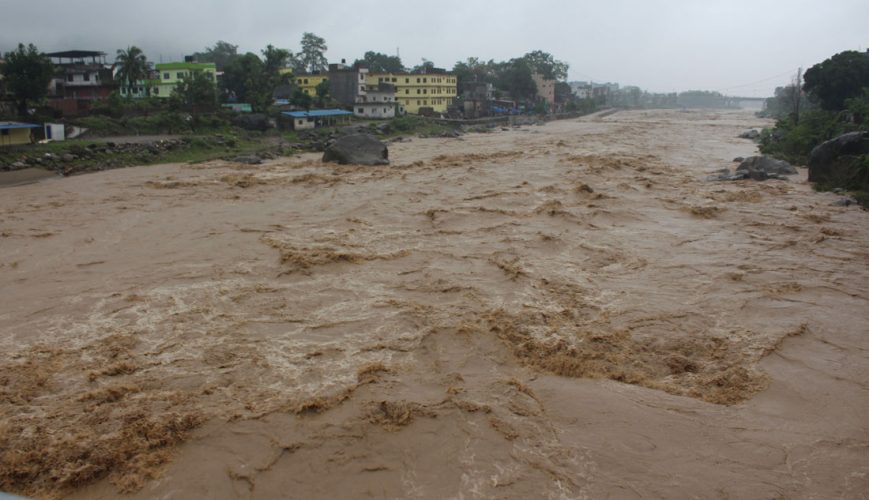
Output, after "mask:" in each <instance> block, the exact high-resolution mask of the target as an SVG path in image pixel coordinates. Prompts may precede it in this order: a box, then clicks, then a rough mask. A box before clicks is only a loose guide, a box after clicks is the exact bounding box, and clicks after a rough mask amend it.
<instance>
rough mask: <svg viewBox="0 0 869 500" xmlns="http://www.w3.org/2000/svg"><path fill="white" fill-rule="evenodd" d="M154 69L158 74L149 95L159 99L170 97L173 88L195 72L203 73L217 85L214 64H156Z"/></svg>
mask: <svg viewBox="0 0 869 500" xmlns="http://www.w3.org/2000/svg"><path fill="white" fill-rule="evenodd" d="M154 69H155V70H156V71H157V73H158V75H157V76H158V78H157V80H156V81H155V82H154V84H153V86H152V87H151V93H152V95H153V96H154V97H159V98H161V99H167V98H169V97H171V96H172V91H173V90H175V86H176V85H178V83H179V82H180V81H181V80H182V79H183V78H185V77H187V76H189V75H190V74H192V73H195V72H200V71H201V72H204V73H205V74H206V75H208V77H209V78H210V79H211V81H212V82H213V83H214V84H215V85H217V66H216V65H215V64H214V63H196V62H173V63H164V64H157V65H156V66H154Z"/></svg>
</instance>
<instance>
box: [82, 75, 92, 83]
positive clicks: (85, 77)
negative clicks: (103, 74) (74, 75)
mask: <svg viewBox="0 0 869 500" xmlns="http://www.w3.org/2000/svg"><path fill="white" fill-rule="evenodd" d="M82 78H83V79H84V81H86V82H89V81H91V74H90V73H85V74H84V75H82Z"/></svg>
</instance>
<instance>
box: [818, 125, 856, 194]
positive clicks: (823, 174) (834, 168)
mask: <svg viewBox="0 0 869 500" xmlns="http://www.w3.org/2000/svg"><path fill="white" fill-rule="evenodd" d="M865 154H869V132H849V133H847V134H843V135H840V136H839V137H836V138H833V139H830V140H829V141H826V142H823V143H821V144H818V145H817V146H815V148H814V149H812V152H811V154H809V181H810V182H826V183H833V184H840V183H842V182H843V181H844V180H845V179H847V178H848V177H849V176H850V171H851V170H852V169H853V168H854V163H855V160H856V159H857V157H859V156H861V155H865ZM840 187H842V186H840Z"/></svg>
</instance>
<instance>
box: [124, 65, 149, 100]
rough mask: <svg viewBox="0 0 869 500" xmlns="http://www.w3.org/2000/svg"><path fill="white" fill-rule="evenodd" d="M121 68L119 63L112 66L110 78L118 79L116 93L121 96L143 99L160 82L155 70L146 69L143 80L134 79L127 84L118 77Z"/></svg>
mask: <svg viewBox="0 0 869 500" xmlns="http://www.w3.org/2000/svg"><path fill="white" fill-rule="evenodd" d="M120 70H121V67H120V66H119V65H115V67H114V68H112V78H114V79H115V80H117V81H118V94H120V96H121V97H131V98H133V99H143V98H145V97H148V94H149V92H152V90H151V89H153V88H154V87H156V86H157V85H159V84H160V77H159V75H158V74H157V71H156V70H148V78H146V79H145V80H136V81H135V82H134V83H133V85H128V84H127V82H126V81H120V80H119V79H118V72H119V71H120Z"/></svg>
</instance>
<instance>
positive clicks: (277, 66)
mask: <svg viewBox="0 0 869 500" xmlns="http://www.w3.org/2000/svg"><path fill="white" fill-rule="evenodd" d="M262 54H263V59H264V60H265V72H266V74H268V75H269V77H275V80H276V82H275V84H276V83H277V80H279V78H277V77H278V76H279V75H280V70H281V68H285V67H287V63H288V62H289V61H290V59H291V58H292V57H293V53H292V52H290V51H289V50H287V49H278V48H275V46H274V45H272V44H269V45H268V46H266V48H265V49H263V51H262Z"/></svg>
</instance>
